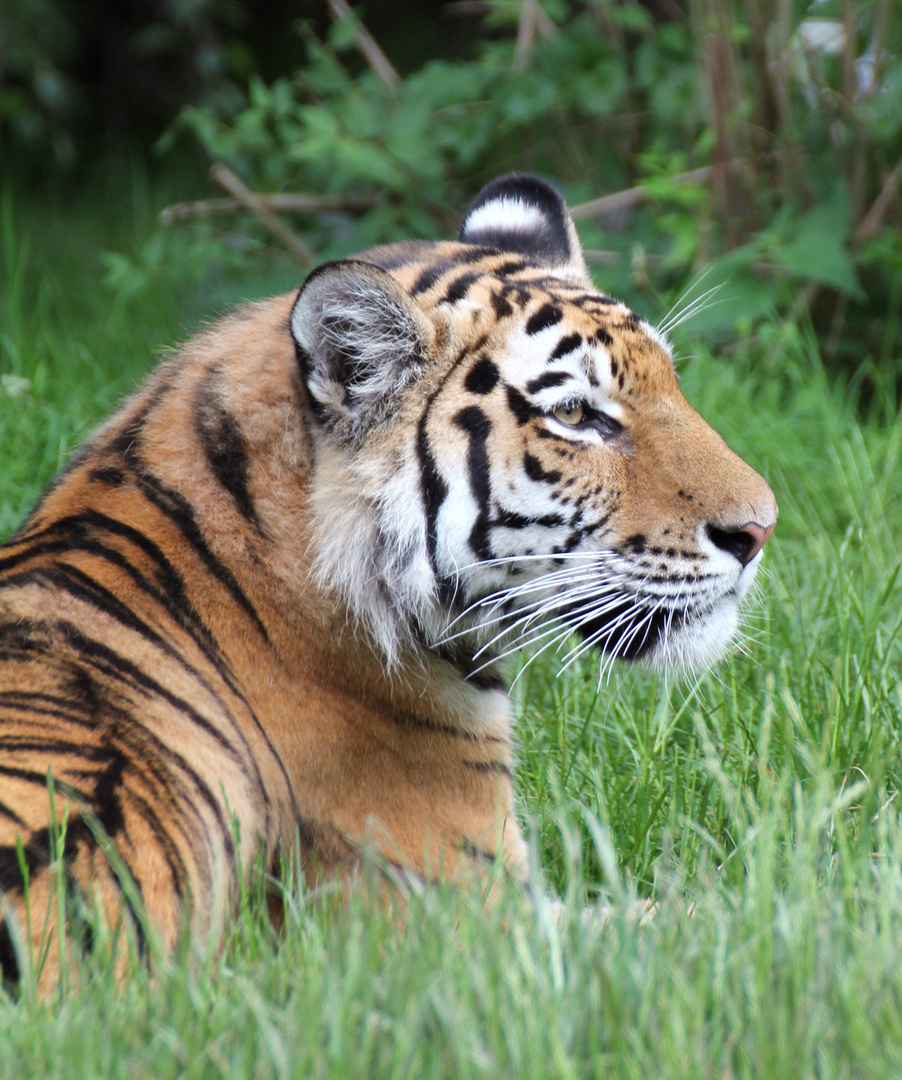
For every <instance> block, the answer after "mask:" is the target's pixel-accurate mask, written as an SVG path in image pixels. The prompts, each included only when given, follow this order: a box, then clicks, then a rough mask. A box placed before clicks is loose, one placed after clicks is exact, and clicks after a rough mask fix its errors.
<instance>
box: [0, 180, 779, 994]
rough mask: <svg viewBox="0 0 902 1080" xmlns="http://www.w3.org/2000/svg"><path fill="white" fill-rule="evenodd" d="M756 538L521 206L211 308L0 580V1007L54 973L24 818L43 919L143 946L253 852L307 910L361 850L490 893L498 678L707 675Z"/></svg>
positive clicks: (622, 337) (700, 435) (727, 632)
mask: <svg viewBox="0 0 902 1080" xmlns="http://www.w3.org/2000/svg"><path fill="white" fill-rule="evenodd" d="M776 517H777V507H776V504H775V501H774V497H773V495H772V493H771V491H770V489H769V488H768V486H767V484H766V483H765V482H764V480H762V478H761V477H760V476H759V475H758V474H757V473H755V472H754V471H753V470H752V469H751V468H750V467H749V466H748V465H746V464H745V463H744V462H743V461H742V460H741V459H740V458H738V457H737V456H736V455H735V454H734V453H733V452H732V451H731V450H730V449H729V448H728V447H727V445H726V444H725V443H724V442H723V440H722V439H721V438H720V437H719V436H718V435H717V434H716V433H715V432H714V431H713V430H712V429H711V428H710V427H708V425H707V424H706V423H705V422H704V421H703V420H702V419H701V418H700V417H699V416H698V414H697V413H696V412H694V411H693V409H692V408H691V407H690V406H689V405H688V404H687V402H686V401H685V399H684V398H683V396H682V394H681V393H680V389H679V386H678V382H677V376H676V374H675V372H674V367H673V362H672V359H671V355H670V353H669V351H668V346H667V342H666V340H665V339H664V337H663V336H662V335H661V334H660V333H658V332H656V330H655V329H654V328H653V327H651V326H650V325H648V324H647V323H646V322H644V321H643V320H642V319H641V318H639V317H638V316H637V315H635V314H634V313H633V312H632V311H630V310H629V309H628V308H627V307H625V306H624V305H623V304H621V303H619V302H618V301H616V300H614V299H612V298H611V297H609V296H606V295H604V294H602V293H600V292H599V291H598V290H597V289H596V287H595V286H594V285H593V283H592V281H591V279H590V278H589V276H588V273H587V271H586V266H585V263H584V260H583V256H582V253H581V250H580V246H579V241H578V239H577V235H576V231H575V229H574V226H573V223H572V220H571V217H570V214H569V212H568V210H567V208H566V206H565V204H564V202H563V201H562V199H561V198H560V196H559V195H558V194H557V192H556V191H555V190H554V189H553V188H552V187H550V186H549V185H548V184H547V183H545V182H544V181H542V180H539V179H537V178H535V177H532V176H525V175H512V176H507V177H503V178H501V179H498V180H496V181H494V182H493V183H491V184H489V185H488V187H486V188H485V189H484V190H483V191H482V193H481V194H480V195H479V196H478V198H477V199H476V201H475V202H474V204H473V205H472V207H471V208H470V210H469V212H468V213H467V215H466V218H465V220H464V222H463V225H462V227H461V230H460V237H459V240H458V241H448V242H440V243H432V242H428V243H427V242H420V241H410V242H405V243H399V244H394V245H391V246H387V247H381V248H376V249H374V250H371V251H367V252H364V253H363V254H361V255H358V256H356V257H354V258H349V259H342V260H339V261H337V262H331V263H326V264H325V265H323V266H320V267H319V268H318V269H316V270H314V271H313V272H312V273H311V274H310V276H309V277H308V278H307V280H306V281H305V283H304V284H303V285H302V286H301V288H300V291H299V292H298V293H297V294H291V295H287V296H281V297H278V298H276V299H273V300H268V301H265V302H262V303H257V304H252V305H250V306H247V307H244V308H242V309H240V310H238V311H236V312H235V313H234V314H232V315H231V316H230V317H228V318H226V319H224V320H223V321H221V322H219V323H217V324H215V325H213V326H211V327H210V328H209V329H207V330H206V331H204V332H203V333H202V334H200V335H199V336H198V337H196V338H195V339H194V340H192V341H190V342H189V343H188V344H187V345H186V346H185V347H183V348H182V349H180V350H179V351H178V352H176V353H175V354H174V355H173V356H172V357H171V358H170V359H168V360H167V361H166V362H164V363H163V364H162V365H161V366H159V367H158V368H157V369H156V371H155V372H154V373H153V374H152V375H151V376H150V378H149V379H148V380H147V381H146V382H145V383H144V385H143V386H142V387H141V388H140V389H139V390H138V392H137V393H136V394H135V395H134V396H133V397H132V398H131V399H130V400H128V401H127V402H126V403H125V404H124V405H123V406H122V407H121V408H120V410H119V411H118V412H117V413H116V414H115V415H114V416H113V417H112V419H110V420H109V421H108V422H107V423H106V424H105V425H104V426H102V427H101V428H100V430H99V431H98V432H97V433H96V434H95V435H94V437H93V438H92V439H91V440H90V442H89V443H88V444H87V445H86V446H85V447H84V448H83V449H82V450H81V452H80V453H78V454H77V455H76V456H75V458H74V459H73V461H72V462H71V464H70V465H69V467H68V468H67V469H66V470H65V471H64V473H63V474H62V475H61V476H59V477H58V478H57V480H56V481H55V482H54V484H53V485H52V486H51V488H50V490H49V491H48V492H47V493H46V494H45V496H44V497H43V499H42V501H41V502H40V504H39V505H38V506H37V508H36V509H35V510H34V511H33V513H32V514H31V515H30V516H29V517H28V519H27V520H26V521H25V523H24V524H23V525H22V527H21V528H20V529H19V531H18V532H17V533H16V535H15V536H14V537H13V539H12V540H11V541H10V543H9V544H7V545H6V546H5V547H4V548H3V549H2V550H0V891H2V894H3V895H2V897H0V904H2V906H0V914H2V915H3V916H4V917H5V923H4V925H3V927H2V930H0V964H2V970H3V975H4V977H5V978H7V979H11V978H15V977H16V976H17V974H21V972H22V968H23V965H28V964H31V963H33V962H34V960H35V957H37V956H38V955H39V953H41V952H42V950H43V954H44V956H45V962H44V965H43V968H42V970H41V975H40V978H41V982H42V985H45V986H49V985H52V984H53V981H54V979H55V978H56V977H57V975H58V949H56V947H55V946H53V944H52V941H51V943H50V947H49V949H48V948H47V945H48V940H47V939H46V938H44V940H43V942H42V940H41V935H42V934H44V933H45V931H46V932H47V933H50V934H51V935H52V933H53V930H52V929H50V930H48V929H47V927H48V924H46V923H45V917H44V913H45V912H46V911H47V905H48V904H49V902H50V901H51V898H52V894H53V887H54V886H53V882H54V880H58V878H59V875H58V872H57V871H58V867H55V868H54V870H53V872H52V873H51V869H50V865H49V860H50V856H51V849H52V847H53V835H54V820H53V817H54V814H55V815H56V817H57V819H58V820H60V819H62V817H63V816H65V818H66V828H65V839H64V847H63V849H62V851H58V852H57V854H58V855H60V856H61V857H62V860H63V863H64V865H65V872H66V877H67V880H68V882H69V887H70V893H74V894H75V895H81V896H83V897H85V898H86V899H87V900H88V901H90V902H91V903H95V904H96V903H100V904H101V905H102V906H103V908H104V910H105V911H106V912H107V913H108V917H109V919H110V921H111V924H116V922H117V920H123V921H124V922H125V923H126V924H129V925H131V926H132V927H133V930H134V933H135V934H136V935H137V937H138V939H139V943H140V938H141V934H142V928H146V927H147V926H150V927H152V928H153V931H154V933H155V934H156V935H158V937H159V939H160V940H161V941H162V943H163V945H164V947H167V948H168V947H172V945H173V944H174V942H175V941H176V939H177V937H178V935H179V933H180V932H181V930H182V928H183V926H184V924H185V922H186V920H187V922H188V930H189V932H190V933H191V934H193V935H195V936H198V937H200V938H209V937H211V936H212V937H214V938H215V936H216V935H218V934H219V933H220V932H221V930H222V928H223V925H224V924H225V923H226V921H227V920H228V919H229V918H230V917H231V916H232V914H233V912H234V907H235V898H236V897H237V896H238V893H239V889H238V885H239V882H240V881H241V880H242V879H245V878H246V877H247V876H248V874H249V873H250V872H251V867H252V864H253V863H254V859H255V850H254V842H255V843H256V845H257V851H258V852H262V857H263V859H264V860H265V862H266V863H267V864H270V865H274V864H276V863H277V860H278V857H279V852H280V850H282V848H283V847H287V848H291V847H292V845H293V843H294V842H295V837H296V835H299V837H300V852H301V860H302V863H303V870H304V873H305V875H306V877H307V880H308V881H309V882H310V883H316V882H318V881H321V880H324V879H327V878H334V877H338V878H350V877H353V876H354V874H355V873H356V872H357V871H358V867H359V865H360V853H361V851H362V850H363V849H364V848H367V847H374V848H375V849H376V851H377V852H378V855H379V857H380V859H381V860H382V861H383V863H384V864H385V865H387V866H388V867H390V868H391V867H394V868H395V869H396V870H397V871H398V872H399V874H401V875H402V876H403V877H405V878H406V879H407V880H411V879H416V878H421V879H434V878H437V877H438V876H440V875H444V876H446V877H447V876H451V877H454V876H457V875H460V874H465V873H467V872H468V871H469V869H471V868H473V867H474V866H479V865H482V864H484V863H485V861H486V860H488V861H491V862H495V863H498V862H500V863H502V864H503V865H504V866H505V868H506V869H507V871H508V872H509V873H510V874H511V875H513V876H514V877H521V878H522V877H523V876H524V875H525V872H526V848H525V845H524V841H523V838H522V836H521V833H520V829H519V827H518V825H517V821H516V817H515V816H514V802H513V789H512V778H511V765H512V751H511V713H510V706H509V703H508V696H507V676H506V664H505V658H506V657H507V656H508V655H509V654H510V653H511V652H512V651H514V650H516V649H518V648H520V647H524V646H525V647H527V648H529V647H532V648H536V647H543V646H559V647H561V648H562V649H563V650H564V655H565V658H573V657H575V656H577V655H580V654H581V653H582V651H584V650H587V649H596V650H597V651H598V653H599V654H600V656H601V658H602V659H601V662H602V665H604V664H607V663H609V662H610V660H611V659H612V658H615V657H622V658H624V659H627V660H640V659H641V660H646V661H649V662H651V663H652V664H656V665H659V666H675V667H680V668H692V667H698V666H700V665H705V664H708V663H710V662H711V660H712V659H714V658H715V657H716V656H717V655H718V654H719V653H720V652H721V651H722V650H723V649H724V648H725V647H726V646H727V644H728V643H729V640H730V638H731V637H732V636H733V634H734V631H735V629H736V625H737V610H738V606H739V602H740V600H741V599H742V597H743V596H744V595H745V593H746V592H747V591H748V588H749V586H750V584H751V582H752V579H753V578H754V576H755V572H756V570H757V568H758V566H759V564H760V562H761V551H762V548H763V546H764V544H765V542H766V540H767V539H768V537H769V536H770V534H771V532H772V530H773V527H774V523H775V521H776ZM574 642H575V643H576V644H574ZM602 670H603V669H602ZM48 773H49V774H50V775H51V776H52V778H53V790H54V792H55V800H54V804H53V807H51V800H50V791H49V790H48V781H47V777H48ZM236 834H237V835H240V836H241V837H242V838H244V843H242V844H241V845H236V843H235V836H236ZM249 840H252V841H253V842H249ZM23 869H24V871H25V877H27V892H28V906H29V908H30V919H29V917H27V913H26V910H25V909H26V904H25V900H24V886H23ZM54 875H56V878H54ZM126 879H127V880H128V881H129V887H128V888H125V887H123V885H122V883H123V881H124V880H126ZM52 925H53V922H52V921H51V923H50V924H49V926H52ZM29 927H31V929H32V932H33V935H34V936H33V937H32V938H29V936H28V928H29Z"/></svg>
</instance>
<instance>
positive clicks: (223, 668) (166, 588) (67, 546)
mask: <svg viewBox="0 0 902 1080" xmlns="http://www.w3.org/2000/svg"><path fill="white" fill-rule="evenodd" d="M86 526H90V527H93V528H96V529H97V530H99V531H103V532H106V533H109V534H111V535H114V536H120V537H122V538H123V539H125V540H127V541H129V542H130V543H132V544H133V545H135V546H136V547H138V548H139V549H140V550H141V551H142V552H143V553H144V554H146V555H148V556H149V557H150V558H151V559H152V561H153V562H154V564H155V565H156V567H157V572H156V577H157V581H158V583H159V584H160V587H161V588H162V589H163V591H162V592H161V591H160V589H158V588H156V587H155V586H154V585H153V584H152V583H150V582H149V581H148V580H147V579H146V578H145V577H144V575H143V574H141V573H140V572H139V571H138V570H137V569H136V568H135V567H134V566H133V565H132V564H131V563H130V562H129V561H128V560H127V559H126V558H125V556H123V555H122V554H121V553H120V552H119V551H117V550H116V549H115V548H108V547H106V546H105V545H103V544H101V543H99V542H97V541H93V540H91V539H89V538H87V530H86ZM57 531H59V532H62V533H63V534H64V536H65V535H68V536H70V537H73V538H74V537H78V538H79V542H78V543H74V542H73V540H72V539H66V540H60V541H54V542H47V541H44V542H43V543H42V544H34V545H32V547H30V548H29V549H27V550H26V551H24V552H21V553H18V554H17V555H16V556H13V557H11V558H10V559H8V560H5V561H4V562H0V570H2V568H3V566H4V564H5V563H18V562H21V561H24V560H25V559H27V558H30V557H33V556H34V555H35V554H36V553H37V552H38V551H40V552H41V553H43V552H44V551H61V552H65V551H69V550H75V549H77V550H84V551H88V552H90V553H92V554H94V555H96V556H98V557H101V558H104V559H106V560H108V561H109V562H111V563H113V564H114V565H116V566H118V567H120V568H121V569H123V570H124V571H125V572H126V573H128V575H129V576H130V577H131V579H132V580H133V581H134V582H135V583H136V584H137V585H138V587H139V588H141V589H142V591H144V592H145V593H146V594H147V595H148V596H150V597H151V598H152V599H153V600H154V601H155V602H156V603H158V604H159V605H160V606H161V607H162V608H163V609H164V610H165V611H166V612H167V614H168V615H169V616H170V617H171V618H172V619H173V621H174V622H175V623H176V625H178V626H180V627H181V628H182V629H183V630H184V631H185V632H186V633H187V634H188V635H189V636H190V637H191V639H192V641H194V643H195V644H196V645H197V647H198V648H199V649H200V650H201V652H202V653H203V654H204V655H205V656H206V657H207V659H208V660H209V661H210V662H211V663H212V664H213V666H214V667H215V669H216V671H217V672H218V673H219V675H220V676H221V677H222V678H223V680H224V681H225V683H226V685H227V686H228V688H229V689H230V691H231V692H232V693H233V694H234V695H235V696H236V698H238V700H239V701H240V702H241V703H242V704H243V705H244V707H245V708H246V710H247V714H248V716H249V717H250V719H251V721H252V723H253V724H254V726H255V727H256V729H257V731H258V733H259V734H260V736H261V738H262V739H263V740H264V742H265V744H266V746H267V748H268V749H269V751H270V753H271V754H272V757H273V758H274V760H275V761H276V762H277V764H278V767H279V771H280V772H281V774H282V777H283V779H284V781H285V784H286V788H287V790H288V792H289V794H290V797H291V800H292V805H293V806H295V808H296V803H295V793H294V787H293V785H292V783H291V780H290V778H289V776H288V772H287V769H286V766H285V763H284V762H283V761H282V759H281V757H280V756H279V754H278V753H277V751H276V749H275V747H274V746H273V744H272V741H271V739H270V737H269V735H268V733H267V732H266V731H265V730H264V728H263V725H262V724H261V722H260V720H259V718H258V717H257V715H256V713H255V712H254V710H253V709H252V708H251V706H250V703H249V702H248V700H247V698H246V697H245V695H244V693H243V691H242V690H241V688H240V687H239V685H238V684H237V682H236V681H235V677H234V674H233V673H232V671H231V668H230V667H229V665H228V663H227V662H226V660H225V659H224V657H223V656H222V652H221V649H220V647H219V644H218V642H217V641H216V639H215V638H214V636H213V634H212V633H211V632H210V631H209V630H208V628H207V627H206V625H205V624H204V622H203V620H202V619H201V617H200V615H199V614H198V612H197V610H196V609H195V608H194V606H193V604H192V603H191V601H190V600H189V599H188V596H187V595H186V592H185V585H184V581H183V579H182V577H181V575H180V574H179V572H178V570H176V568H175V567H174V566H173V565H172V564H171V563H170V562H169V561H168V559H167V558H166V556H165V555H164V554H163V552H162V550H161V549H160V548H159V547H158V546H157V545H156V544H155V543H154V542H153V541H152V540H150V539H149V538H148V537H147V536H145V535H144V534H143V533H141V532H138V531H137V530H135V529H133V528H132V527H131V526H129V525H125V524H123V523H122V522H120V521H117V520H116V519H115V518H110V517H107V516H106V515H104V514H101V513H99V512H98V511H94V510H88V511H85V512H84V513H83V514H81V515H77V516H75V517H72V518H64V519H62V520H61V521H58V522H55V523H54V524H53V525H52V526H49V527H48V528H46V529H44V530H43V531H42V532H41V533H39V534H36V537H38V538H40V537H46V536H49V535H52V534H53V533H54V532H57ZM68 569H71V568H68ZM95 584H96V583H95ZM109 595H111V594H109ZM113 600H115V597H113ZM191 670H194V669H191ZM205 685H206V684H205ZM230 715H231V713H230ZM242 740H243V735H242Z"/></svg>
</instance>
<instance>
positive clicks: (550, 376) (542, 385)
mask: <svg viewBox="0 0 902 1080" xmlns="http://www.w3.org/2000/svg"><path fill="white" fill-rule="evenodd" d="M572 378H573V376H572V375H571V374H570V372H569V371H546V372H545V373H544V374H543V375H539V376H538V378H535V379H531V380H530V381H529V382H528V383H527V384H526V389H527V390H528V391H529V392H530V394H537V393H538V392H539V391H540V390H550V389H551V387H553V386H561V385H562V384H563V383H565V382H569V381H570V380H571V379H572Z"/></svg>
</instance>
